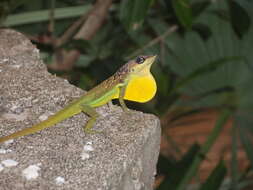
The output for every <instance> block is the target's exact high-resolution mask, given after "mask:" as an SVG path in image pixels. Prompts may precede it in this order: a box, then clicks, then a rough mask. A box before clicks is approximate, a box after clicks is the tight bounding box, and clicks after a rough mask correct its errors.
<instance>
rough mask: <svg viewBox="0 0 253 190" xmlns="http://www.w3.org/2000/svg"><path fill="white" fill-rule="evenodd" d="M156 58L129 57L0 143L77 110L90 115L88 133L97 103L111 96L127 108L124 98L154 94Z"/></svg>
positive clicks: (144, 99) (145, 98) (137, 98)
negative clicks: (97, 81)
mask: <svg viewBox="0 0 253 190" xmlns="http://www.w3.org/2000/svg"><path fill="white" fill-rule="evenodd" d="M155 58H156V56H139V57H137V58H136V59H135V60H130V61H129V62H127V63H126V64H125V65H124V66H122V67H121V68H120V69H119V70H118V71H117V72H116V73H115V74H114V75H112V76H111V77H110V78H108V79H107V80H105V81H103V82H102V83H101V84H99V85H97V86H96V87H94V88H93V89H91V90H89V91H88V92H87V93H86V94H84V95H83V96H81V97H80V98H79V99H77V100H75V101H73V102H72V103H70V104H69V105H67V106H66V107H65V108H63V109H62V110H60V111H58V112H57V113H56V114H54V115H52V116H50V117H49V118H48V119H46V120H45V121H42V122H40V123H38V124H36V125H34V126H32V127H29V128H25V129H23V130H20V131H18V132H15V133H12V134H10V135H8V136H4V137H1V138H0V143H1V142H4V141H7V140H10V139H14V138H18V137H21V136H25V135H29V134H33V133H36V132H37V131H40V130H42V129H45V128H49V127H51V126H53V125H55V124H57V123H59V122H61V121H63V120H65V119H67V118H69V117H72V116H74V115H76V114H78V113H80V112H83V113H85V114H87V115H88V116H90V119H89V120H88V122H87V124H86V126H85V127H84V131H85V132H87V133H92V132H94V131H93V130H92V127H93V125H94V124H95V121H96V119H97V118H98V117H99V114H98V113H97V112H96V110H95V108H96V107H99V106H102V105H104V104H106V103H107V102H109V101H110V100H112V99H119V102H120V105H121V107H122V109H123V110H124V111H127V110H128V108H127V107H126V104H125V102H124V99H125V100H130V101H135V102H147V101H149V100H151V99H152V98H153V97H154V95H155V93H156V82H155V80H154V78H153V76H152V74H151V73H150V68H151V65H152V63H153V62H154V61H155Z"/></svg>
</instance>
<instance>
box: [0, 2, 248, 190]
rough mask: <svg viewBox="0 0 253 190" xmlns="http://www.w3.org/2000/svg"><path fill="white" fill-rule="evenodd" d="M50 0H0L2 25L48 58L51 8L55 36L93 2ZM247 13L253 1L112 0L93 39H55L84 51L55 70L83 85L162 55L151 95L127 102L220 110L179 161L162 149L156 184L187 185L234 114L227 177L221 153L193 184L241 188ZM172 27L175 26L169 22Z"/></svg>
mask: <svg viewBox="0 0 253 190" xmlns="http://www.w3.org/2000/svg"><path fill="white" fill-rule="evenodd" d="M53 2H55V5H54V7H52V1H50V0H44V1H42V0H38V1H31V0H30V1H29V0H23V1H8V0H4V1H1V2H0V13H1V14H0V22H2V26H8V27H12V28H14V29H16V30H19V31H22V32H24V33H26V34H27V35H29V36H33V37H34V38H35V39H37V40H35V41H34V43H36V44H37V46H38V47H39V48H40V50H41V54H42V57H43V58H44V60H45V62H46V63H47V64H50V63H51V62H53V60H54V57H55V56H56V51H57V49H55V48H54V47H53V45H52V44H50V43H44V41H43V40H41V39H42V38H41V37H45V36H46V37H48V36H47V33H48V31H49V26H48V25H49V24H48V23H49V19H50V16H49V15H50V14H49V13H50V11H52V10H53V12H54V24H55V27H54V28H53V30H52V31H50V32H52V35H53V36H54V37H55V38H59V37H60V36H61V35H62V34H63V33H64V32H65V31H66V30H67V29H68V28H69V27H70V25H71V24H72V23H73V22H75V20H77V19H78V18H79V17H80V16H81V15H82V14H84V13H85V12H87V11H88V10H89V9H90V8H91V7H92V6H93V4H94V3H95V1H92V0H90V1H79V0H74V1H70V0H64V1H53ZM7 16H8V17H7ZM252 20H253V3H252V2H251V1H248V0H241V1H236V0H219V1H211V0H118V1H115V2H113V5H112V7H111V9H110V12H109V17H108V18H107V20H106V23H105V24H104V25H103V27H102V28H101V29H100V30H99V31H98V32H97V33H96V35H95V36H94V38H93V39H92V40H89V41H86V40H73V39H72V40H69V41H67V43H64V44H62V46H61V47H58V48H63V49H64V50H65V51H70V50H72V49H78V50H79V51H80V52H81V55H80V57H79V59H78V60H77V62H76V63H75V66H74V67H73V69H71V70H68V71H64V72H62V71H57V70H52V72H55V73H57V74H59V75H64V76H67V77H68V79H69V80H70V82H71V83H73V84H76V85H78V86H80V87H82V88H84V89H86V90H87V89H89V88H91V87H93V86H95V85H96V84H97V83H99V82H100V81H102V80H104V79H105V78H107V77H109V76H110V75H111V74H113V73H114V72H115V71H116V70H117V68H119V67H120V66H121V65H123V63H124V62H126V61H127V60H129V59H130V58H133V57H135V56H136V55H139V54H157V55H159V60H158V61H157V63H156V64H154V66H153V68H152V72H153V73H154V76H155V78H156V81H157V85H158V92H157V95H156V97H155V98H154V100H152V101H151V102H150V103H148V104H145V105H141V106H140V105H139V104H135V103H132V102H128V104H129V105H130V107H134V108H137V109H139V110H145V111H147V112H152V113H156V114H158V115H159V116H161V117H162V116H164V115H165V114H167V113H170V110H172V109H177V108H182V107H187V108H190V110H189V109H187V110H189V111H187V112H184V113H181V115H185V114H187V113H188V112H192V111H194V110H200V109H206V108H216V109H218V110H220V111H221V112H220V116H219V118H218V119H217V122H216V125H215V126H214V129H213V131H212V132H211V134H210V136H209V137H208V138H207V141H206V142H205V144H204V145H202V146H200V145H194V146H193V147H192V148H191V149H189V151H188V152H187V153H186V154H185V156H183V157H182V158H181V160H179V161H178V160H176V159H175V158H166V157H164V156H162V155H161V156H160V158H159V162H158V174H163V175H164V176H165V180H163V182H162V183H161V184H160V186H159V187H158V188H157V189H159V190H162V189H173V190H177V189H185V188H186V187H187V185H188V184H189V183H190V181H191V180H192V178H193V177H195V176H196V175H197V170H198V167H199V165H200V164H201V163H202V161H203V160H204V159H206V154H207V152H208V151H209V149H210V148H211V147H212V145H213V144H214V143H215V142H216V139H217V137H218V135H219V134H220V131H221V130H222V128H223V126H224V124H225V122H226V121H227V120H228V119H229V118H232V119H233V121H234V124H233V129H232V131H233V132H232V133H231V134H232V137H231V140H232V152H231V153H232V160H231V182H229V184H226V186H224V185H222V184H223V183H224V178H225V175H226V173H227V166H225V164H224V161H223V160H222V159H221V160H220V162H219V163H218V164H217V166H216V168H214V170H213V171H212V173H211V174H210V176H209V177H208V179H207V180H206V181H205V182H204V183H203V184H202V185H201V186H199V187H197V188H196V189H200V190H207V189H212V190H215V189H220V188H222V189H231V190H232V189H233V190H235V189H242V187H244V186H246V185H245V181H246V179H247V178H248V177H249V175H250V172H249V171H251V172H252V170H251V167H249V170H247V171H245V172H239V168H238V160H237V152H238V151H237V150H238V145H237V144H238V143H237V140H238V139H237V138H238V137H239V138H240V140H241V143H242V145H243V147H244V149H245V152H246V153H247V156H248V159H249V160H250V161H251V163H253V149H252V147H253V144H252V132H253V128H252V126H253V125H252V124H253V120H252V116H251V111H252V110H253V98H252V97H253V90H252V89H253V88H252V82H253V78H252V69H253V54H252V49H253V35H252V34H253V26H252ZM173 27H174V29H175V30H171V29H172V28H173ZM34 38H32V39H34ZM182 96H184V97H187V98H184V99H182V98H180V97H182ZM179 118H180V117H179ZM163 127H166V126H163ZM220 157H222V155H220ZM247 184H249V183H247Z"/></svg>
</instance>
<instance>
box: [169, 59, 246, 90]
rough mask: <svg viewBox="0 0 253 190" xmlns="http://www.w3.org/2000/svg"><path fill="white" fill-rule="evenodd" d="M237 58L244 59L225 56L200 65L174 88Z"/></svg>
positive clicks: (176, 88)
mask: <svg viewBox="0 0 253 190" xmlns="http://www.w3.org/2000/svg"><path fill="white" fill-rule="evenodd" d="M236 60H243V57H239V56H235V57H224V58H221V59H219V60H217V61H214V62H211V63H209V64H207V65H204V66H203V67H199V68H198V69H196V70H194V71H193V72H192V73H190V74H189V75H188V76H186V77H184V78H183V79H181V80H180V81H179V82H178V83H177V84H176V87H175V88H174V89H173V90H174V91H176V90H178V89H180V88H182V87H183V86H185V85H187V84H188V83H189V82H191V81H193V80H195V79H196V78H198V77H200V76H203V75H205V74H207V73H210V72H214V71H216V69H218V68H219V67H220V66H222V65H224V64H226V63H233V62H232V61H236Z"/></svg>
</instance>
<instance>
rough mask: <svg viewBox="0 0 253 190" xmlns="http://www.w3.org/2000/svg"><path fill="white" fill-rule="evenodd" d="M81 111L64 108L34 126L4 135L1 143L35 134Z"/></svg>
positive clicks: (0, 139) (0, 140)
mask: <svg viewBox="0 0 253 190" xmlns="http://www.w3.org/2000/svg"><path fill="white" fill-rule="evenodd" d="M79 112H80V111H74V110H73V111H72V110H68V109H66V110H65V109H63V110H61V111H59V112H57V113H56V114H54V115H52V116H50V117H49V118H48V119H47V120H45V121H42V122H40V123H38V124H36V125H33V126H32V127H29V128H25V129H22V130H20V131H18V132H15V133H12V134H10V135H7V136H4V137H1V138H0V143H2V142H5V141H7V140H11V139H15V138H18V137H22V136H26V135H29V134H33V133H36V132H38V131H41V130H43V129H45V128H49V127H52V126H54V125H55V124H57V123H59V122H61V121H63V120H65V119H67V118H69V117H72V116H73V115H75V114H77V113H79Z"/></svg>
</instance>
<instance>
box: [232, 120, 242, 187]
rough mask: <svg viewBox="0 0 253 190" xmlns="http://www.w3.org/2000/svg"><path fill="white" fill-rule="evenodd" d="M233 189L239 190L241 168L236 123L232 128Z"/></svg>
mask: <svg viewBox="0 0 253 190" xmlns="http://www.w3.org/2000/svg"><path fill="white" fill-rule="evenodd" d="M231 144H232V146H231V149H232V150H231V166H230V167H231V189H238V185H239V176H240V172H239V166H238V158H237V153H238V151H239V150H238V130H237V127H236V125H235V122H234V123H233V126H232V138H231Z"/></svg>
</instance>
